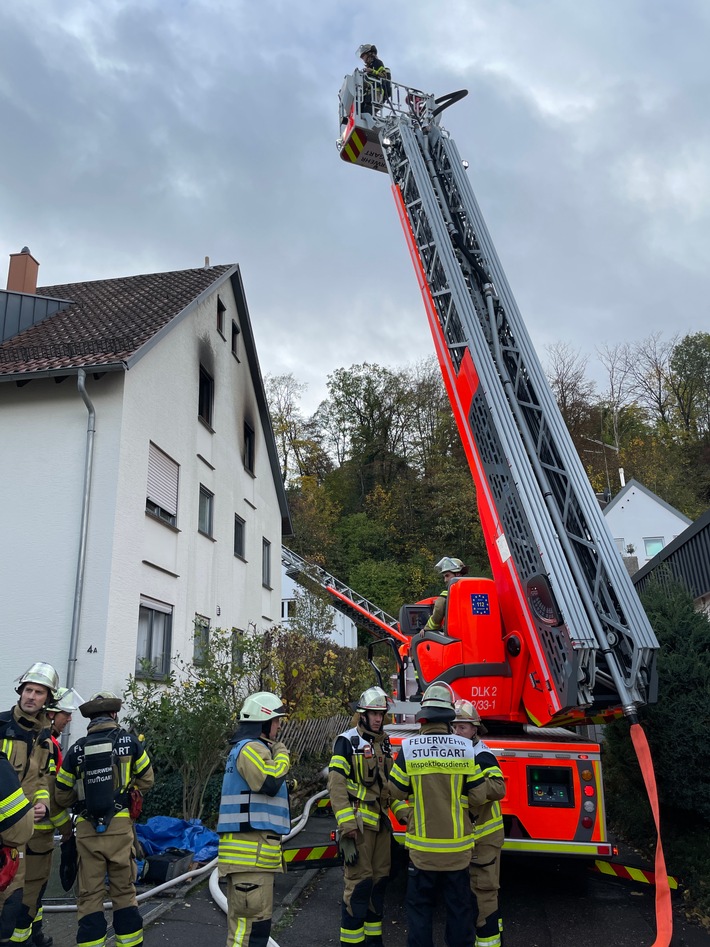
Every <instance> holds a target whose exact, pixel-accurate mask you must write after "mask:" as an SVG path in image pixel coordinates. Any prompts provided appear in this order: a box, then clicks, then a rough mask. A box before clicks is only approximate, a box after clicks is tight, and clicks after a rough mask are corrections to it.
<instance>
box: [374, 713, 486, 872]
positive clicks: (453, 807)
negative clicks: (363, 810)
mask: <svg viewBox="0 0 710 947" xmlns="http://www.w3.org/2000/svg"><path fill="white" fill-rule="evenodd" d="M389 786H390V789H391V792H392V795H393V796H395V797H396V798H397V799H409V801H410V803H411V807H412V815H411V818H410V819H409V823H408V826H407V835H406V837H405V845H406V847H407V848H408V849H409V857H410V858H411V860H412V864H413V865H414V866H415V867H416V868H421V869H423V870H425V871H457V870H460V869H462V868H466V867H467V866H468V864H469V862H470V860H471V850H472V848H473V844H474V836H473V825H472V822H471V816H470V810H471V809H475V808H477V807H478V806H481V805H483V803H484V802H485V801H486V781H485V779H484V777H483V773H482V772H481V768H480V766H479V765H478V763H477V762H476V757H475V754H474V752H473V744H472V743H471V741H470V740H466V739H465V738H464V737H459V736H456V735H454V734H452V733H450V732H449V726H448V724H445V723H426V722H425V723H423V725H422V728H421V731H420V733H419V735H418V736H415V737H409V738H408V739H406V740H403V741H402V748H401V750H400V751H399V754H398V755H397V759H396V760H395V763H394V766H393V767H392V772H391V774H390V779H389Z"/></svg>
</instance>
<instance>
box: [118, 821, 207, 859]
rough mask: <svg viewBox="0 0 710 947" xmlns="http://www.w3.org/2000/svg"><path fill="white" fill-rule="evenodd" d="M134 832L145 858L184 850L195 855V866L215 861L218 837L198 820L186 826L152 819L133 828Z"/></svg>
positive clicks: (187, 823) (184, 822) (181, 822)
mask: <svg viewBox="0 0 710 947" xmlns="http://www.w3.org/2000/svg"><path fill="white" fill-rule="evenodd" d="M136 832H137V834H138V839H139V841H140V843H141V845H142V846H143V850H144V851H145V853H146V855H157V854H159V853H160V852H164V851H166V849H168V848H186V849H187V850H188V851H190V852H194V853H195V861H196V862H208V861H212V859H213V858H216V857H217V845H218V842H219V836H218V835H217V833H216V832H213V831H212V830H211V829H208V828H207V827H206V826H204V825H203V824H202V823H201V822H200V820H199V819H190V821H189V822H186V821H185V820H184V819H171V818H170V817H169V816H166V815H155V816H153V818H152V819H148V821H147V822H144V823H140V824H138V825H136Z"/></svg>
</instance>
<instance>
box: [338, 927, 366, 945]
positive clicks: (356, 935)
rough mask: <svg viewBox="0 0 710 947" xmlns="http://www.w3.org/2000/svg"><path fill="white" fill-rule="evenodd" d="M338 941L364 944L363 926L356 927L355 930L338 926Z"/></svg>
mask: <svg viewBox="0 0 710 947" xmlns="http://www.w3.org/2000/svg"><path fill="white" fill-rule="evenodd" d="M340 942H341V944H364V943H365V928H364V927H358V929H357V930H356V931H351V930H348V929H347V927H341V928H340Z"/></svg>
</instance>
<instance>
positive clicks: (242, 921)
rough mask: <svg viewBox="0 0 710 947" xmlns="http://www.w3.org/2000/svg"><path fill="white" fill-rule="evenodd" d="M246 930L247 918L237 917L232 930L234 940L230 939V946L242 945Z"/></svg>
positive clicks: (238, 946)
mask: <svg viewBox="0 0 710 947" xmlns="http://www.w3.org/2000/svg"><path fill="white" fill-rule="evenodd" d="M246 931H247V919H246V918H245V917H239V918H237V926H236V929H235V931H234V940H233V941H232V947H243V944H244V937H245V936H246ZM228 947H229V945H228Z"/></svg>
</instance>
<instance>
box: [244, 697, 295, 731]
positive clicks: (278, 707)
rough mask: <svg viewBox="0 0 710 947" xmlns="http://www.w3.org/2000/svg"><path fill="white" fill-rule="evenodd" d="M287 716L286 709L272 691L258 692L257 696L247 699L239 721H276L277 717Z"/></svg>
mask: <svg viewBox="0 0 710 947" xmlns="http://www.w3.org/2000/svg"><path fill="white" fill-rule="evenodd" d="M285 716H286V708H285V707H284V705H283V703H282V701H281V698H280V697H277V696H276V694H272V693H271V692H270V691H257V693H256V694H249V696H248V697H247V698H245V700H244V703H243V704H242V710H241V713H240V714H239V719H240V720H241V721H242V723H251V722H252V721H256V720H276V718H277V717H285Z"/></svg>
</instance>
